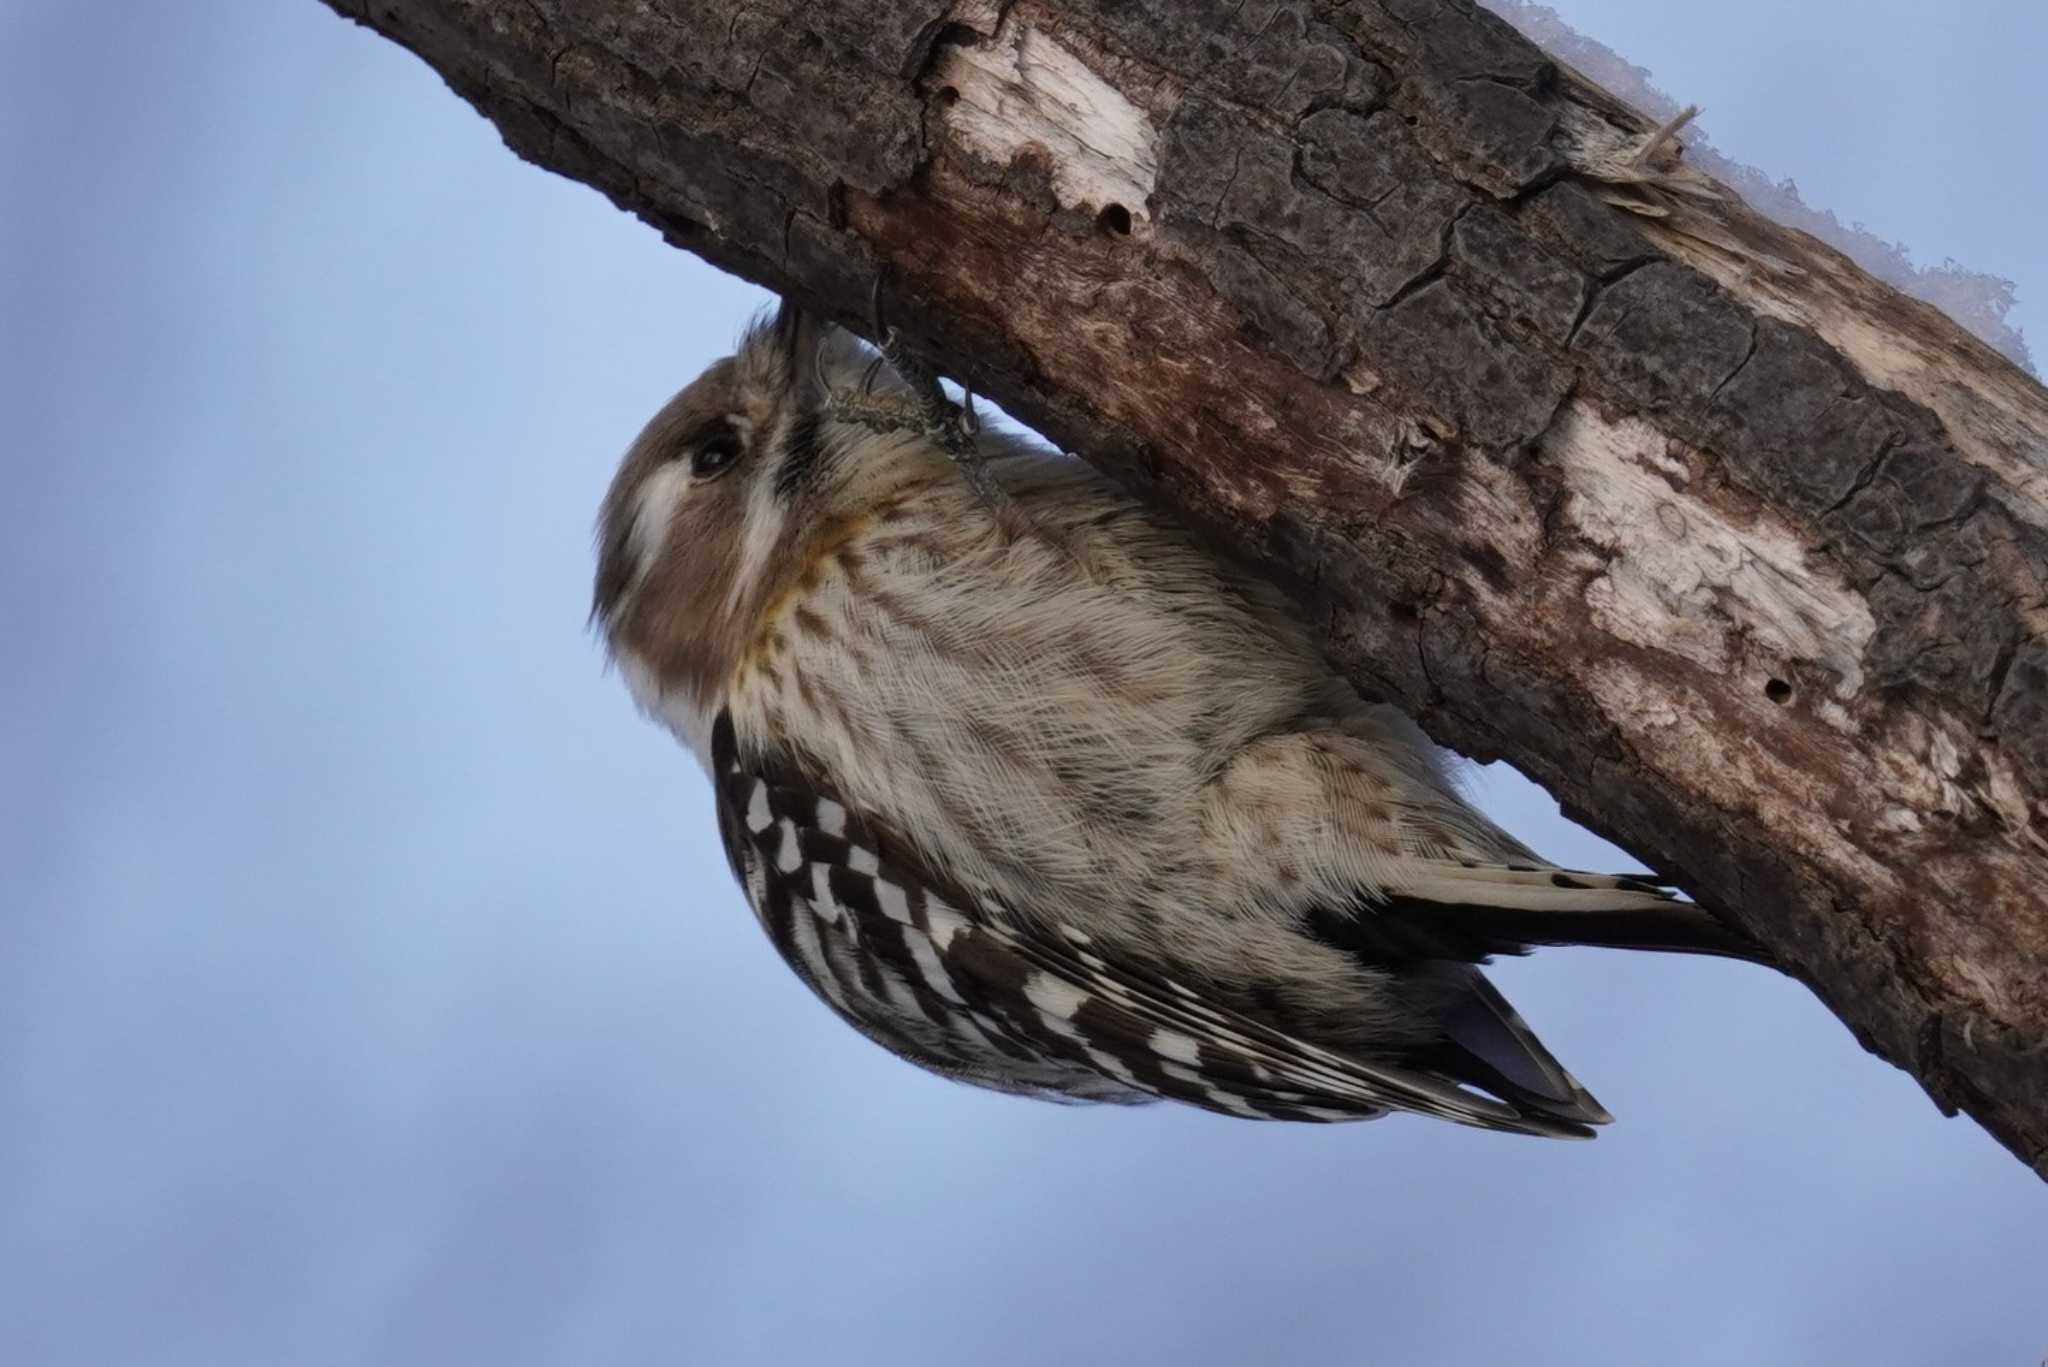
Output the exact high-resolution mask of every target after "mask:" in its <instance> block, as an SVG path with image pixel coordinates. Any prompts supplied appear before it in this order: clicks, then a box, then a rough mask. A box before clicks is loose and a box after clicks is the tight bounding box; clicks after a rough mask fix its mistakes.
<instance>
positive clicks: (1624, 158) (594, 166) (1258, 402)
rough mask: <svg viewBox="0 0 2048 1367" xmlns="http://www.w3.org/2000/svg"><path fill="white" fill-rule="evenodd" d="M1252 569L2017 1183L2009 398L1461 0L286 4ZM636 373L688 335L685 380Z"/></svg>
mask: <svg viewBox="0 0 2048 1367" xmlns="http://www.w3.org/2000/svg"><path fill="white" fill-rule="evenodd" d="M328 3H330V4H332V5H333V7H334V8H336V9H337V10H340V11H341V12H342V13H344V14H348V15H351V16H353V17H355V18H358V19H361V20H363V21H364V22H366V23H368V24H370V25H372V26H373V27H375V28H377V29H378V30H380V31H382V32H384V33H386V34H388V35H389V36H391V37H392V38H395V39H396V40H398V41H399V42H401V43H404V44H406V45H407V46H408V47H410V48H412V49H413V50H414V51H416V52H418V53H419V54H420V55H421V56H423V57H424V58H426V59H427V60H428V61H429V62H431V63H432V64H433V65H434V66H435V67H436V68H437V69H438V70H439V71H440V72H441V73H442V74H443V75H444V76H445V77H446V78H447V80H448V81H449V83H450V84H451V85H452V86H453V87H454V88H455V89H456V90H457V91H459V92H460V93H461V94H462V95H464V96H465V97H466V98H468V99H469V100H470V101H472V102H473V103H474V104H475V105H476V106H477V107H478V108H479V109H481V110H482V111H483V112H484V113H485V114H487V115H488V116H490V117H491V118H492V119H494V120H495V121H496V122H497V124H498V126H499V127H500V128H501V129H502V130H503V132H504V135H505V138H506V140H507V141H508V142H509V143H510V144H511V146H512V147H513V148H514V149H515V150H516V151H518V152H519V153H520V154H521V155H522V156H525V157H528V158H530V159H532V160H534V161H536V162H538V163H540V164H542V165H544V166H547V167H550V168H552V169H554V170H557V171H559V172H561V173H563V174H565V175H569V176H574V177H576V178H578V179H581V180H585V181H588V182H589V183H590V184H592V185H595V186H597V187H598V188H600V189H601V190H603V191H604V192H605V193H606V194H608V195H610V196H611V197H612V198H613V199H614V200H615V201H616V202H617V203H619V204H620V205H621V206H622V207H625V208H627V209H630V210H631V211H633V212H635V213H637V214H639V215H641V216H642V217H643V218H645V219H646V220H647V221H649V222H650V223H652V224H654V225H655V226H656V227H658V228H659V229H661V231H662V232H663V233H665V234H666V235H667V237H668V238H669V240H670V241H672V242H674V243H675V244H677V245H679V246H682V247H684V248H687V249H688V250H690V251H693V252H697V253H699V254H701V255H703V256H705V257H706V258H708V259H710V260H711V261H713V262H716V263H717V264H718V265H720V266H723V267H725V268H727V269H729V270H733V271H736V272H738V273H740V274H742V275H744V276H747V277H748V278H750V279H753V280H756V281H759V282H761V283H763V284H765V285H768V286H770V287H771V288H774V289H777V290H780V291H783V292H785V293H789V294H791V295H793V296H795V297H797V298H799V299H801V300H803V301H804V302H805V303H807V304H809V305H810V306H812V307H814V308H816V309H819V310H821V311H823V312H825V313H828V314H830V315H832V316H834V317H837V318H838V319H840V320H841V321H843V322H846V323H848V324H850V325H853V326H855V327H860V326H861V325H862V323H863V316H864V314H865V312H866V304H865V301H866V298H867V292H868V288H869V285H870V282H871V281H872V280H873V279H874V277H875V275H876V273H877V272H878V271H879V272H881V273H882V274H883V276H884V278H885V281H886V292H887V298H888V308H889V313H890V316H891V318H892V319H893V320H894V321H896V322H897V323H898V324H900V325H901V326H902V327H903V328H904V330H905V331H906V333H907V334H908V336H909V338H910V339H911V341H912V343H913V344H914V345H916V346H917V347H918V348H919V349H920V350H922V351H924V352H925V353H926V354H928V355H930V356H932V357H934V358H939V359H941V360H942V363H943V368H945V369H947V370H949V371H950V372H951V373H952V374H954V375H955V376H956V377H957V378H959V379H960V380H962V381H964V382H966V383H968V384H970V385H972V386H973V387H974V388H976V389H977V390H979V391H981V392H984V393H988V394H990V395H993V396H994V397H995V398H997V399H998V400H1000V401H1001V402H1002V403H1003V404H1004V405H1005V406H1006V407H1008V408H1009V409H1010V410H1011V411H1013V412H1015V413H1017V414H1019V415H1020V416H1022V417H1023V418H1025V419H1026V420H1028V421H1030V422H1032V423H1033V424H1035V425H1036V426H1038V427H1039V428H1040V429H1041V430H1043V431H1045V432H1046V433H1048V434H1049V435H1050V436H1052V437H1053V438H1054V439H1056V440H1058V441H1060V442H1062V443H1063V444H1064V445H1066V446H1068V447H1069V448H1071V449H1075V450H1078V451H1081V452H1082V453H1084V454H1086V455H1088V456H1089V457H1090V458H1091V459H1094V460H1096V461H1097V462H1098V463H1100V464H1102V465H1104V466H1106V467H1107V468H1109V469H1111V470H1113V471H1115V472H1116V473H1117V474H1119V475H1120V476H1122V477H1124V478H1126V479H1128V480H1130V481H1131V482H1133V483H1134V484H1136V485H1138V486H1141V487H1143V488H1145V489H1147V490H1149V491H1151V492H1152V493H1154V494H1155V495H1156V496H1158V497H1160V498H1162V499H1164V500H1166V501H1167V502H1168V503H1170V504H1171V505H1173V506H1174V507H1176V508H1178V509H1179V510H1181V511H1182V512H1183V513H1184V514H1185V515H1186V516H1188V517H1189V518H1190V519H1192V520H1194V521H1196V522H1197V523H1199V524H1201V525H1203V526H1205V527H1207V528H1209V529H1210V530H1212V531H1213V532H1214V533H1216V534H1217V535H1218V536H1220V537H1221V538H1223V539H1225V540H1226V541H1228V542H1229V543H1230V544H1232V545H1234V546H1236V547H1239V548H1241V549H1242V550H1243V551H1244V552H1245V553H1246V554H1249V555H1251V556H1254V557H1256V558H1258V559H1259V560H1261V561H1262V562H1264V563H1266V564H1267V565H1269V566H1271V567H1272V568H1273V569H1274V570H1275V571H1276V572H1277V573H1280V574H1283V575H1285V576H1287V577H1288V578H1289V579H1290V580H1291V581H1292V582H1294V583H1295V584H1296V585H1297V586H1298V588H1299V590H1300V591H1301V593H1303V594H1304V595H1305V596H1306V597H1307V599H1308V600H1309V601H1311V602H1312V603H1313V604H1314V605H1315V608H1316V611H1317V612H1318V613H1319V614H1320V620H1321V621H1323V622H1324V623H1325V624H1326V626H1327V632H1328V638H1329V644H1330V647H1331V649H1332V651H1333V653H1334V654H1335V656H1336V657H1337V658H1338V659H1339V660H1341V661H1342V662H1343V663H1344V664H1345V666H1346V667H1347V668H1349V669H1350V670H1351V671H1352V672H1353V674H1354V676H1355V677H1356V678H1357V680H1358V681H1359V683H1360V684H1361V686H1363V687H1365V688H1368V689H1370V690H1372V691H1374V692H1377V693H1379V694H1382V695H1384V696H1387V697H1389V698H1392V699H1394V700H1396V701H1398V702H1399V703H1400V704H1401V705H1403V706H1404V707H1407V708H1408V709H1410V710H1412V711H1413V712H1415V713H1416V714H1417V715H1418V716H1419V717H1421V718H1422V719H1423V721H1424V722H1425V723H1426V724H1427V725H1428V727H1429V728H1430V730H1431V731H1432V732H1433V733H1435V734H1436V735H1437V736H1438V737H1439V738H1440V739H1442V740H1444V741H1445V742H1447V743H1449V744H1451V745H1453V746H1455V747H1457V748H1458V749H1460V750H1463V751H1465V752H1467V753H1469V754H1475V755H1481V756H1501V757H1505V758H1507V759H1509V760H1512V761H1513V762H1514V763H1516V764H1517V765H1519V766H1520V767H1521V768H1523V769H1524V770H1526V771H1527V772H1529V773H1530V774H1532V775H1534V776H1535V777H1536V778H1538V779H1539V780H1541V781H1542V782H1543V783H1545V784H1546V785H1547V786H1548V787H1549V788H1550V789H1551V790H1552V791H1553V792H1554V793H1556V794H1557V795H1558V796H1559V797H1560V798H1561V799H1562V800H1563V801H1564V803H1565V805H1566V807H1567V809H1568V810H1569V811H1571V812H1572V813H1573V814H1574V815H1575V816H1577V817H1578V818H1580V819H1581V820H1584V821H1585V822H1587V823H1588V824H1589V825H1591V826H1592V827H1593V828H1594V829H1596V830H1598V831H1600V832H1602V833H1603V834H1606V835H1608V836H1610V837H1612V838H1613V839H1615V840H1617V841H1619V842H1620V843H1621V844H1622V845H1624V846H1626V847H1627V848H1628V849H1630V850H1631V851H1633V852H1634V853H1635V854H1636V855H1638V856H1639V857H1641V858H1642V859H1643V860H1645V861H1646V862H1647V863H1648V864H1649V865H1650V866H1651V867H1653V868H1655V869H1658V870H1660V871H1662V872H1665V873H1668V874H1670V875H1672V876H1673V877H1675V878H1676V879H1677V880H1678V881H1679V882H1680V883H1681V884H1682V885H1683V886H1684V887H1685V888H1686V889H1687V890H1689V891H1690V892H1691V893H1693V894H1694V895H1695V896H1697V897H1698V898H1699V899H1700V900H1701V901H1702V902H1704V903H1706V904H1707V905H1709V906H1710V907H1712V908H1714V909H1715V910H1716V911H1718V912H1720V913H1721V914H1723V915H1726V916H1729V917H1731V918H1732V919H1734V920H1736V921H1738V922H1739V923H1741V924H1742V925H1743V926H1745V927H1746V928H1747V929H1749V930H1750V931H1751V932H1752V933H1754V934H1755V935H1757V936H1759V937H1760V938H1762V939H1763V940H1765V941H1767V942H1768V943H1769V944H1771V945H1772V946H1773V947H1775V948H1776V949H1777V950H1778V951H1779V952H1780V953H1781V954H1782V955H1783V956H1785V958H1786V959H1787V960H1788V961H1789V962H1791V963H1793V964H1795V965H1797V967H1798V968H1799V970H1800V971H1801V972H1802V974H1803V975H1804V976H1805V977H1807V978H1808V980H1809V981H1810V982H1811V983H1812V984H1813V985H1814V987H1815V989H1816V991H1818V992H1819V993H1820V995H1821V996H1822V997H1823V998H1824V999H1825V1000H1826V1001H1827V1003H1828V1004H1829V1006H1830V1007H1831V1008H1833V1009H1834V1010H1835V1011H1836V1012H1837V1013H1838V1014H1839V1015H1840V1016H1841V1017H1842V1019H1843V1020H1845V1021H1846V1022H1847V1023H1848V1024H1849V1025H1850V1027H1851V1028H1852V1029H1854V1030H1855V1031H1856V1033H1857V1035H1858V1037H1859V1038H1860V1039H1862V1040H1863V1041H1864V1043H1865V1044H1867V1045H1868V1046H1869V1047H1870V1048H1872V1049H1874V1050H1876V1051H1877V1052H1878V1053H1880V1054H1882V1055H1883V1056H1885V1057H1886V1058H1889V1059H1891V1060H1892V1061H1894V1062H1896V1063H1898V1064H1899V1065H1900V1066H1902V1067H1905V1068H1907V1069H1909V1070H1911V1071H1912V1073H1913V1074H1914V1075H1915V1076H1916V1077H1917V1078H1919V1079H1920V1081H1921V1082H1922V1083H1923V1084H1924V1085H1925V1087H1926V1088H1927V1090H1928V1091H1929V1093H1930V1094H1931V1095H1932V1096H1933V1097H1934V1099H1935V1101H1936V1102H1937V1103H1938V1104H1940V1105H1941V1106H1943V1107H1944V1108H1945V1109H1954V1108H1958V1107H1959V1108H1962V1109H1964V1110H1967V1111H1968V1112H1970V1113H1971V1114H1972V1115H1974V1116H1976V1117H1977V1118H1978V1119H1979V1120H1980V1121H1982V1122H1983V1124H1984V1125H1985V1126H1986V1127H1987V1128H1988V1129H1989V1130H1990V1131H1991V1132H1992V1133H1993V1134H1995V1135H1996V1136H1998V1138H1999V1139H2000V1140H2002V1141H2003V1142H2004V1143H2005V1144H2006V1145H2008V1146H2009V1147H2010V1148H2011V1149H2012V1150H2013V1151H2014V1152H2015V1153H2016V1154H2018V1155H2019V1156H2020V1157H2021V1158H2022V1159H2023V1160H2024V1161H2026V1162H2027V1163H2029V1164H2031V1165H2033V1166H2034V1167H2035V1169H2036V1170H2037V1171H2039V1172H2041V1173H2043V1174H2044V1175H2048V878H2044V876H2043V875H2044V873H2048V862H2044V859H2043V851H2044V840H2043V836H2044V833H2048V805H2044V799H2048V715H2044V714H2048V596H2044V593H2043V584H2044V581H2048V505H2044V497H2043V495H2044V489H2048V393H2044V391H2043V390H2042V388H2041V387H2040V386H2039V385H2037V384H2036V383H2034V382H2033V381H2032V380H2031V379H2029V378H2028V377H2027V376H2026V375H2025V374H2023V373H2022V372H2021V371H2019V370H2018V369H2016V368H2015V367H2013V366H2012V365H2011V364H2009V363H2008V362H2006V361H2005V360H2003V359H2002V358H2000V357H1999V356H1997V355H1996V354H1994V353H1993V352H1992V351H1991V350H1990V349H1989V348H1987V347H1985V346H1983V345H1981V344H1979V343H1978V342H1976V341H1975V340H1974V339H1972V338H1971V337H1969V336H1968V335H1966V334H1964V333H1963V332H1962V331H1961V330H1960V329H1958V328H1957V327H1955V326H1954V325H1953V324H1951V323H1950V322H1949V321H1948V320H1947V319H1946V318H1944V317H1942V316H1941V315H1940V314H1938V313H1936V312H1935V311H1933V310H1932V309H1929V308H1927V307H1925V306H1923V305H1920V304H1916V303H1914V302H1912V301H1910V300H1907V299H1905V298H1903V297H1902V296H1900V295H1898V294H1897V293H1895V292H1894V291H1892V290H1891V289H1889V288H1888V287H1886V286H1883V285H1881V284H1878V283H1877V282H1875V281H1873V280H1871V279H1870V278H1869V277H1867V276H1865V275H1864V274H1863V273H1862V272H1860V271H1859V270H1857V269H1856V268H1855V267H1854V266H1853V265H1851V264H1850V263H1849V262H1848V261H1847V260H1845V259H1844V258H1842V257H1841V256H1839V255H1838V254H1836V253H1834V252H1833V251H1831V250H1829V249H1827V248H1825V247H1823V246H1821V245H1820V244H1818V243H1816V242H1814V241H1813V240H1812V239H1809V238H1806V237H1804V236H1801V235H1798V234H1794V233H1790V232H1788V231H1786V230H1783V229H1780V228H1778V227H1776V226H1775V225H1773V224H1771V223H1768V222H1765V221H1762V220H1760V219H1758V218H1757V217H1755V216H1754V215H1752V214H1751V213H1749V212H1748V211H1747V210H1746V209H1744V208H1743V207H1742V206H1741V205H1740V204H1738V203H1735V202H1733V201H1732V200H1727V199H1724V198H1721V197H1719V194H1718V191H1717V189H1716V187H1715V186H1714V184H1713V183H1712V182H1711V181H1708V180H1707V179H1706V178H1705V177H1703V176H1701V175H1699V174H1698V173H1696V172H1694V171H1692V170H1690V169H1689V168H1687V167H1685V166H1684V165H1683V164H1682V162H1680V161H1678V160H1677V159H1676V158H1675V157H1674V156H1673V153H1672V148H1671V146H1670V145H1669V144H1668V142H1660V141H1659V140H1656V139H1653V138H1651V137H1650V136H1649V135H1650V132H1651V130H1650V129H1649V127H1648V125H1647V124H1646V123H1645V121H1644V120H1642V119H1641V118H1640V117H1639V116H1637V115H1635V114H1633V113H1632V112H1630V111H1629V110H1628V109H1626V108H1625V107H1623V106H1621V105H1620V104H1619V103H1617V102H1616V101H1614V100H1613V99H1612V98H1611V97H1608V96H1606V95H1605V94H1603V93H1602V92H1600V91H1599V90H1597V89H1595V88H1593V87H1591V86H1590V85H1588V84H1587V83H1585V82H1584V81H1583V80H1581V79H1580V78H1578V77H1577V76H1575V75H1574V74H1573V73H1572V72H1570V71H1568V70H1564V69H1560V68H1559V67H1558V66H1556V65H1555V64H1554V63H1552V62H1550V61H1548V60H1546V59H1545V58H1544V57H1543V56H1542V55H1541V54H1540V53H1539V52H1538V51H1537V50H1536V49H1535V48H1534V47H1532V46H1530V45H1529V44H1528V43H1527V42H1526V41H1524V40H1523V39H1521V38H1520V37H1518V36H1517V35H1516V34H1515V33H1514V32H1513V31H1512V30H1510V29H1509V28H1508V27H1507V26H1506V25H1505V24H1503V23H1501V22H1499V21H1497V20H1495V19H1494V18H1492V17H1491V16H1489V15H1487V14H1486V13H1484V12H1482V11H1479V10H1476V9H1474V8H1473V7H1472V6H1471V5H1470V4H1468V3H1465V0H1355V2H1354V3H1349V4H1336V3H1327V4H1310V3H1300V4H1284V3H1283V4H1275V3H1270V2H1264V3H1262V2H1261V0H1252V3H1243V0H1229V2H1227V3H1210V2H1209V0H1199V2H1198V0H1117V2H1116V3H1111V0H1093V2H1090V0H1015V2H1014V3H996V2H995V0H957V2H956V3H947V2H946V0H804V3H801V4H791V3H782V2H781V0H698V2H696V3H685V0H328ZM679 378H680V377H679Z"/></svg>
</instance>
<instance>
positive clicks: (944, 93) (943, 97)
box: [939, 85, 960, 109]
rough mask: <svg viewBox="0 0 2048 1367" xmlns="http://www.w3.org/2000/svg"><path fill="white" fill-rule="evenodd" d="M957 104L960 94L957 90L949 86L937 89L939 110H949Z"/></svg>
mask: <svg viewBox="0 0 2048 1367" xmlns="http://www.w3.org/2000/svg"><path fill="white" fill-rule="evenodd" d="M958 103H960V92H959V91H958V90H955V89H954V88H953V87H952V86H950V85H942V86H940V87H939V108H941V109H951V108H952V107H953V106H954V105H956V104H958Z"/></svg>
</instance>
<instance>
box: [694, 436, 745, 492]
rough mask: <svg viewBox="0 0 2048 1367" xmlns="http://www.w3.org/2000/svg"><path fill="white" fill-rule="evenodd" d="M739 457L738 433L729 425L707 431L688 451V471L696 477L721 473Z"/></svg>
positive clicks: (707, 476)
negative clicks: (689, 451)
mask: <svg viewBox="0 0 2048 1367" xmlns="http://www.w3.org/2000/svg"><path fill="white" fill-rule="evenodd" d="M739 458H740V434H739V433H737V432H735V431H733V430H732V428H730V427H721V428H718V429H717V430H716V431H713V432H710V433H707V434H706V435H705V437H704V439H703V440H702V441H700V442H698V443H697V445H696V447H695V449H694V450H692V451H691V453H690V473H691V474H693V475H695V476H696V477H697V478H698V479H710V478H711V477H712V476H713V475H722V474H724V473H725V472H726V471H727V470H730V469H731V468H732V467H733V463H734V462H735V461H737V460H738V459H739Z"/></svg>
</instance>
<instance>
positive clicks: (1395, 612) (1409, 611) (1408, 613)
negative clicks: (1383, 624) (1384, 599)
mask: <svg viewBox="0 0 2048 1367" xmlns="http://www.w3.org/2000/svg"><path fill="white" fill-rule="evenodd" d="M1421 615H1422V614H1421V613H1419V612H1417V611H1416V610H1415V604H1413V603H1389V604H1387V616H1389V617H1391V618H1393V619H1394V620H1395V621H1397V622H1412V621H1414V620H1415V619H1416V618H1418V617H1420V616H1421Z"/></svg>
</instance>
